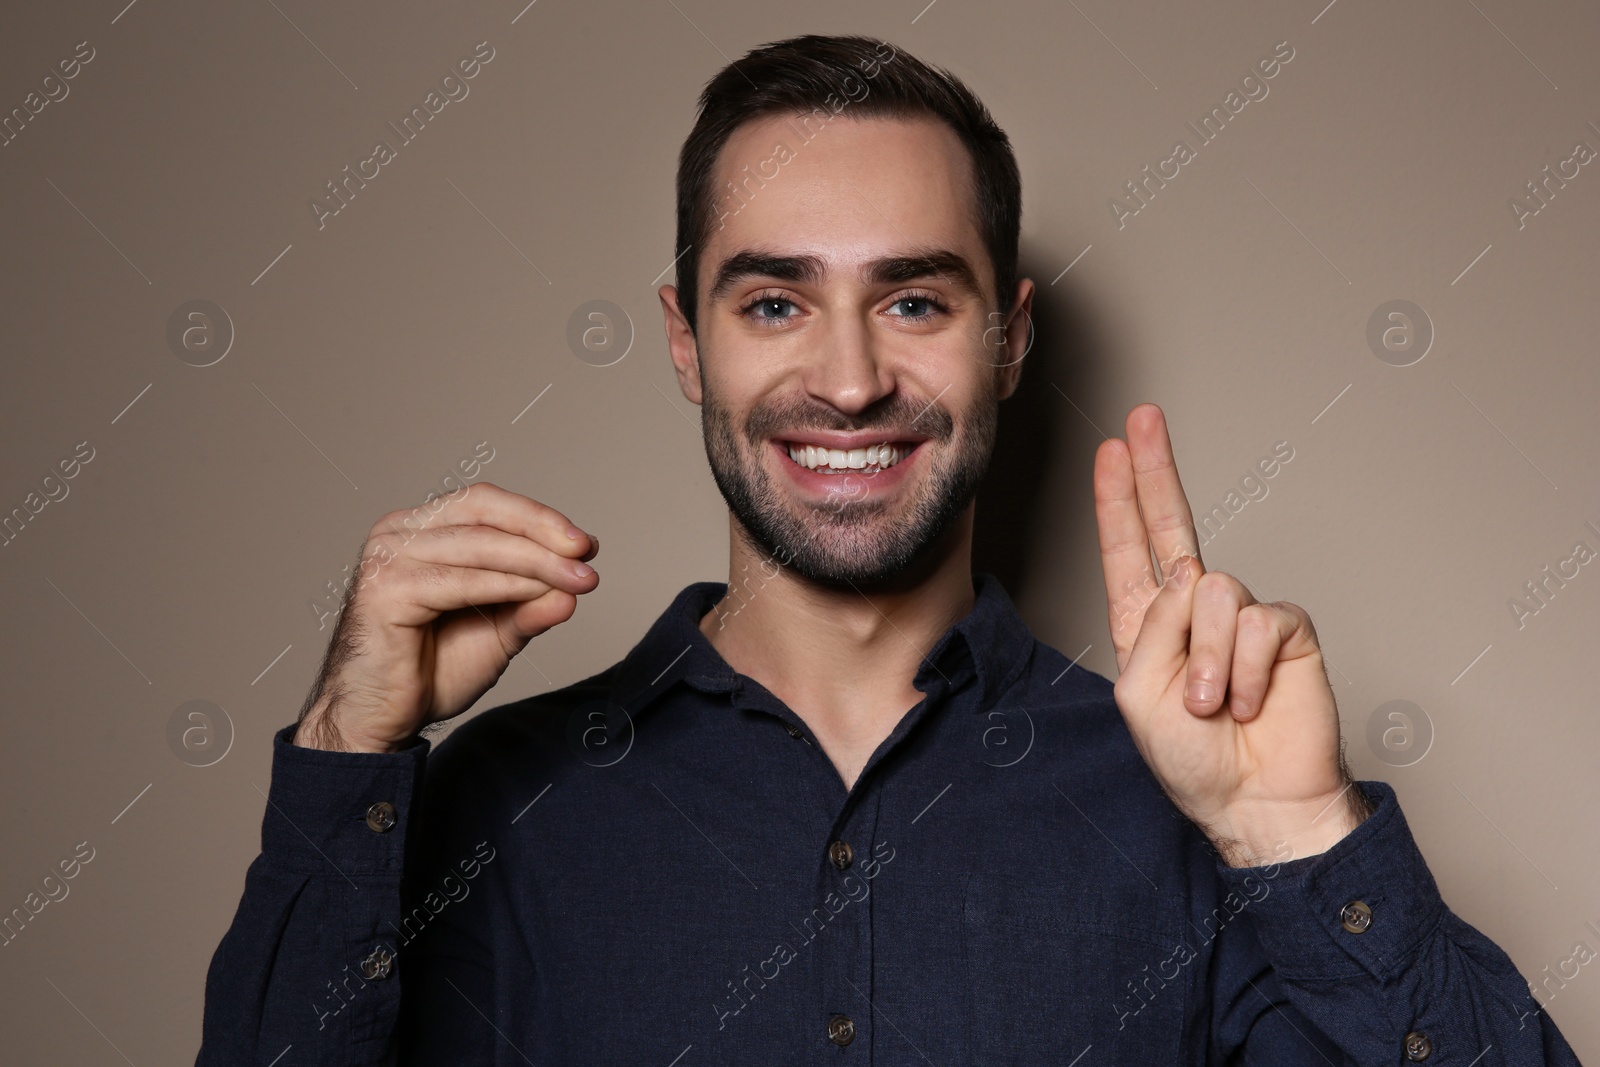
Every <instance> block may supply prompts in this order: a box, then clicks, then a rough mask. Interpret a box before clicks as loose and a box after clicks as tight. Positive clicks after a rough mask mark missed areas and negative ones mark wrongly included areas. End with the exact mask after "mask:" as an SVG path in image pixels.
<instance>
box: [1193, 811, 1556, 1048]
mask: <svg viewBox="0 0 1600 1067" xmlns="http://www.w3.org/2000/svg"><path fill="white" fill-rule="evenodd" d="M1361 785H1362V786H1365V787H1366V790H1367V791H1368V792H1369V793H1370V797H1371V799H1372V800H1373V801H1374V802H1375V810H1374V811H1373V814H1372V815H1371V816H1370V817H1369V818H1368V819H1367V820H1366V821H1365V822H1363V823H1362V824H1361V825H1360V826H1358V827H1357V828H1356V829H1355V830H1353V831H1352V832H1351V833H1350V834H1349V836H1348V837H1346V838H1344V839H1342V840H1341V841H1339V842H1338V843H1337V844H1335V845H1334V846H1333V847H1332V848H1330V849H1328V851H1327V852H1326V853H1323V854H1321V855H1316V856H1311V857H1308V858H1304V859H1299V860H1293V861H1290V862H1288V863H1284V864H1281V865H1278V866H1277V868H1276V870H1274V871H1273V876H1272V878H1271V879H1270V880H1264V879H1262V878H1261V877H1260V871H1261V870H1262V869H1261V868H1226V867H1220V866H1219V876H1220V877H1221V878H1222V880H1223V882H1224V884H1225V885H1227V886H1228V887H1230V888H1233V889H1235V890H1237V889H1239V888H1241V887H1243V886H1244V885H1245V879H1246V878H1247V877H1251V876H1252V872H1255V878H1256V882H1255V884H1257V885H1267V886H1270V891H1269V892H1267V893H1265V894H1262V895H1260V896H1259V899H1256V900H1254V901H1253V902H1252V904H1251V906H1250V908H1249V909H1248V911H1249V914H1250V917H1251V926H1252V927H1253V929H1254V931H1255V935H1256V936H1257V937H1258V938H1259V940H1260V942H1261V945H1262V947H1263V949H1264V950H1265V953H1266V956H1267V958H1268V959H1269V960H1270V961H1271V964H1272V968H1273V971H1274V973H1275V974H1276V976H1277V978H1278V980H1279V981H1280V982H1281V985H1282V988H1283V990H1284V992H1285V993H1286V994H1287V996H1288V998H1289V999H1290V1000H1291V1001H1292V1002H1293V1003H1294V1005H1295V1006H1296V1007H1298V1008H1299V1009H1300V1011H1301V1013H1303V1014H1304V1015H1305V1016H1306V1017H1307V1018H1308V1019H1309V1020H1311V1022H1312V1023H1314V1024H1315V1025H1316V1026H1317V1027H1318V1028H1319V1029H1320V1030H1321V1031H1322V1032H1323V1033H1324V1034H1326V1035H1327V1036H1328V1037H1330V1038H1331V1039H1333V1040H1334V1041H1335V1042H1336V1043H1337V1044H1338V1045H1339V1047H1340V1048H1342V1049H1344V1050H1345V1052H1346V1053H1347V1054H1348V1055H1349V1056H1350V1057H1351V1058H1352V1059H1353V1060H1355V1061H1356V1062H1358V1063H1363V1064H1365V1063H1394V1062H1421V1057H1423V1056H1425V1057H1426V1060H1427V1062H1431V1063H1443V1064H1460V1065H1462V1067H1465V1065H1467V1064H1475V1065H1477V1067H1489V1065H1490V1064H1496V1063H1505V1064H1515V1065H1517V1067H1525V1065H1532V1064H1561V1065H1576V1064H1577V1062H1578V1061H1577V1058H1576V1057H1575V1056H1574V1055H1573V1052H1572V1049H1571V1047H1570V1046H1569V1045H1568V1044H1567V1042H1566V1041H1565V1039H1564V1038H1562V1036H1561V1034H1560V1033H1559V1031H1558V1030H1557V1029H1556V1027H1555V1024H1554V1023H1553V1022H1552V1021H1551V1020H1550V1018H1549V1016H1548V1015H1543V1014H1541V1013H1540V1011H1539V1004H1538V1003H1537V1001H1535V1000H1534V999H1533V997H1532V995H1531V994H1530V992H1529V990H1528V985H1527V982H1526V981H1524V980H1523V978H1522V976H1521V975H1520V974H1519V973H1518V972H1517V969H1516V967H1515V965H1513V964H1512V962H1511V960H1510V958H1509V957H1508V956H1507V955H1506V954H1505V952H1504V951H1502V950H1501V949H1500V948H1499V947H1498V946H1497V945H1495V944H1494V942H1492V941H1491V940H1489V938H1487V937H1485V936H1484V935H1483V934H1481V933H1480V932H1478V931H1477V930H1476V929H1474V928H1473V927H1471V926H1470V925H1468V924H1467V923H1466V922H1464V921H1462V920H1461V919H1460V918H1458V917H1457V916H1456V915H1455V914H1454V913H1452V912H1451V911H1450V910H1449V908H1448V907H1446V906H1445V904H1444V901H1443V900H1442V898H1441V897H1440V895H1439V892H1438V888H1437V886H1436V885H1435V883H1434V881H1433V877H1432V875H1431V874H1430V873H1429V871H1428V868H1427V865H1426V863H1425V862H1424V861H1423V858H1422V855H1421V853H1420V852H1419V851H1418V850H1417V848H1416V844H1415V842H1414V841H1413V840H1412V837H1411V834H1410V830H1409V828H1408V827H1407V826H1406V822H1405V817H1404V815H1403V814H1401V812H1400V809H1399V805H1398V802H1397V800H1396V799H1395V796H1394V791H1393V790H1392V789H1390V788H1389V787H1388V786H1386V785H1383V784H1382V783H1372V782H1369V783H1361ZM1408 1046H1409V1049H1410V1051H1409V1055H1410V1056H1411V1057H1412V1058H1411V1059H1410V1060H1408V1059H1407V1058H1406V1057H1407V1055H1408ZM1480 1056H1481V1057H1482V1058H1481V1059H1479V1058H1478V1057H1480Z"/></svg>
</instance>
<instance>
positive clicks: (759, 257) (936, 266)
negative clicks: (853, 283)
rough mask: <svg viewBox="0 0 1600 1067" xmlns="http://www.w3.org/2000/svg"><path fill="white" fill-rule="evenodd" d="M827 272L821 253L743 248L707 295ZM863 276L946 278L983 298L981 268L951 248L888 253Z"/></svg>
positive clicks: (884, 281)
mask: <svg viewBox="0 0 1600 1067" xmlns="http://www.w3.org/2000/svg"><path fill="white" fill-rule="evenodd" d="M826 273H827V265H826V263H825V262H824V261H823V259H822V257H821V256H816V255H810V254H807V253H794V254H788V255H786V254H783V253H779V252H774V251H770V250H767V249H759V248H755V249H743V250H741V251H738V252H735V253H734V254H733V255H730V256H728V257H727V258H726V259H724V260H723V261H722V262H721V263H720V264H718V265H717V273H716V275H715V277H714V280H713V281H712V283H711V289H710V291H709V292H708V293H707V295H706V301H707V303H715V302H716V301H717V299H718V298H719V297H722V296H723V295H725V294H726V293H727V292H728V291H729V290H730V289H732V288H733V287H734V286H735V285H737V284H738V283H739V282H741V281H743V280H744V279H746V278H753V277H762V278H777V279H779V280H781V281H787V282H802V283H806V284H810V285H815V284H817V283H818V282H820V281H821V280H822V276H823V275H824V274H826ZM859 277H860V278H861V281H862V282H863V283H864V284H866V285H894V284H898V283H901V282H909V281H914V280H915V279H917V278H933V277H942V278H946V279H948V280H949V281H951V282H952V283H954V285H955V286H956V288H958V289H960V290H962V291H963V292H965V293H966V294H967V295H968V296H971V297H974V298H975V299H978V300H982V299H983V296H984V294H983V287H982V286H981V285H979V283H978V275H977V272H976V271H974V270H973V269H972V264H971V263H969V262H968V261H967V258H966V257H965V256H963V255H961V253H959V252H956V251H953V250H952V249H948V248H916V249H912V250H911V251H910V252H908V253H903V254H900V255H894V256H884V257H882V258H880V259H874V260H872V261H870V262H868V263H865V264H863V265H862V267H861V272H860V275H859Z"/></svg>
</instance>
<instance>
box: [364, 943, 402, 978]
mask: <svg viewBox="0 0 1600 1067" xmlns="http://www.w3.org/2000/svg"><path fill="white" fill-rule="evenodd" d="M392 970H394V956H392V955H391V954H390V953H389V950H388V949H386V948H382V947H379V948H375V949H373V950H372V952H371V954H370V955H368V956H367V958H366V959H364V960H362V961H361V974H362V975H363V977H366V978H368V979H371V980H372V981H374V982H376V981H380V980H382V979H384V978H387V977H389V972H390V971H392Z"/></svg>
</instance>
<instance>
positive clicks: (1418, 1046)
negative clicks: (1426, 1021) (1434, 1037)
mask: <svg viewBox="0 0 1600 1067" xmlns="http://www.w3.org/2000/svg"><path fill="white" fill-rule="evenodd" d="M1431 1055H1433V1042H1432V1041H1431V1040H1430V1039H1429V1038H1428V1035H1427V1034H1425V1033H1423V1032H1422V1031H1421V1030H1413V1031H1411V1032H1410V1033H1409V1034H1407V1035H1406V1059H1407V1060H1410V1061H1411V1062H1412V1063H1416V1062H1418V1061H1419V1060H1425V1059H1427V1058H1428V1057H1429V1056H1431Z"/></svg>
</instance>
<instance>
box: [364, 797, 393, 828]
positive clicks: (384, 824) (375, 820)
mask: <svg viewBox="0 0 1600 1067" xmlns="http://www.w3.org/2000/svg"><path fill="white" fill-rule="evenodd" d="M394 822H395V819H394V805H393V804H391V803H389V802H388V801H387V800H380V801H378V802H377V803H376V804H374V805H372V807H370V808H368V809H367V829H369V830H371V831H372V832H373V833H377V834H386V833H388V832H389V831H390V830H393V829H394Z"/></svg>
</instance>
